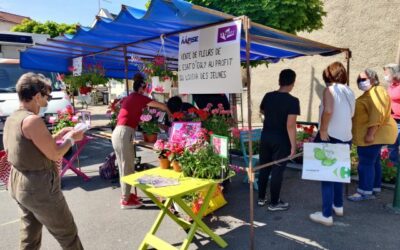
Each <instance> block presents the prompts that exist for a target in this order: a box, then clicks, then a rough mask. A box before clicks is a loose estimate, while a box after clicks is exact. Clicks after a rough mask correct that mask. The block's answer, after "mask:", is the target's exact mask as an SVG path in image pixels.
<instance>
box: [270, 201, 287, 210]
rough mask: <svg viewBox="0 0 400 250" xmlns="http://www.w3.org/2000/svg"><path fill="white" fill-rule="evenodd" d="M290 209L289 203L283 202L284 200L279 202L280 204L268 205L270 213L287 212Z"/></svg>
mask: <svg viewBox="0 0 400 250" xmlns="http://www.w3.org/2000/svg"><path fill="white" fill-rule="evenodd" d="M288 209H289V203H287V202H283V201H282V200H279V202H278V204H275V205H273V204H269V205H268V210H269V211H285V210H288Z"/></svg>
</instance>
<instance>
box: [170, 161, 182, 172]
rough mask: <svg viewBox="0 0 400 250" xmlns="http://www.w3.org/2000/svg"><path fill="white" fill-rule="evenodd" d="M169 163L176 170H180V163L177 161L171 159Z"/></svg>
mask: <svg viewBox="0 0 400 250" xmlns="http://www.w3.org/2000/svg"><path fill="white" fill-rule="evenodd" d="M171 165H172V168H173V169H174V170H175V171H176V172H182V168H181V164H180V163H179V161H172V163H171Z"/></svg>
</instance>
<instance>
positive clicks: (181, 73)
mask: <svg viewBox="0 0 400 250" xmlns="http://www.w3.org/2000/svg"><path fill="white" fill-rule="evenodd" d="M241 29H242V22H241V21H234V22H230V23H225V24H221V25H218V26H214V27H209V28H205V29H201V30H197V31H192V32H187V33H181V34H180V35H179V68H178V77H179V93H180V94H211V93H241V92H242V76H241V70H240V36H241Z"/></svg>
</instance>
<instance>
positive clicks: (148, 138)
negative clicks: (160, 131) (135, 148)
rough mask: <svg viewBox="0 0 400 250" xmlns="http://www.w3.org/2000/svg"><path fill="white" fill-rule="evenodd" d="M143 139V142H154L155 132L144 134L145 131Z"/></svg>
mask: <svg viewBox="0 0 400 250" xmlns="http://www.w3.org/2000/svg"><path fill="white" fill-rule="evenodd" d="M143 140H144V141H145V142H151V143H154V142H156V141H157V134H146V133H143Z"/></svg>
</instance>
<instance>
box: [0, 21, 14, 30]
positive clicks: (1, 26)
mask: <svg viewBox="0 0 400 250" xmlns="http://www.w3.org/2000/svg"><path fill="white" fill-rule="evenodd" d="M15 25H16V24H12V23H6V22H0V31H10V30H11V28H12V27H14V26H15Z"/></svg>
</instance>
